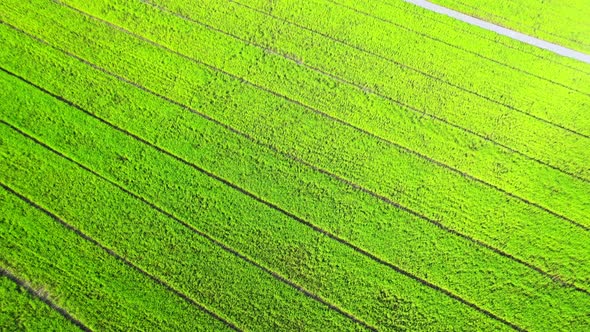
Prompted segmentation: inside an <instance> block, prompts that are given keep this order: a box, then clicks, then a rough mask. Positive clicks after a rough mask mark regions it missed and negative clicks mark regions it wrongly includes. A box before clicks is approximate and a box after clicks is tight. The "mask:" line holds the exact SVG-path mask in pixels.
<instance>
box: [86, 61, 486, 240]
mask: <svg viewBox="0 0 590 332" xmlns="http://www.w3.org/2000/svg"><path fill="white" fill-rule="evenodd" d="M86 63H87V62H86ZM87 64H89V63H87ZM89 65H91V66H94V67H95V68H97V67H96V66H95V65H92V64H89ZM97 69H99V70H101V71H104V70H103V69H101V68H97ZM107 73H108V72H107ZM110 75H112V74H110ZM132 84H133V85H135V86H136V87H138V88H140V89H144V90H145V88H143V87H140V86H138V85H137V84H136V83H132ZM146 91H148V92H149V90H146ZM150 93H153V91H152V92H150ZM160 97H162V96H160ZM165 99H167V100H168V101H169V102H174V101H171V100H170V99H168V98H165ZM174 103H176V104H178V105H179V106H182V107H184V108H186V106H185V105H182V104H179V103H177V102H174ZM193 111H194V110H193ZM234 131H235V130H234ZM236 132H237V131H236ZM238 133H239V132H238ZM242 135H243V134H242ZM326 173H327V172H326ZM368 192H370V191H368ZM372 194H373V195H375V194H374V193H372ZM376 197H379V196H378V195H377V196H376ZM414 213H415V212H414ZM427 220H429V219H427ZM480 242H481V241H480Z"/></svg>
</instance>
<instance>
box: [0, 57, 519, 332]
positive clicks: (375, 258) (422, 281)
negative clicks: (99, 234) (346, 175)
mask: <svg viewBox="0 0 590 332" xmlns="http://www.w3.org/2000/svg"><path fill="white" fill-rule="evenodd" d="M2 71H5V72H7V73H10V72H8V71H6V70H5V69H3V68H2ZM12 75H13V76H15V77H17V78H19V79H21V80H23V81H24V82H27V83H28V84H31V85H32V86H34V87H36V88H39V87H38V86H37V85H35V84H32V83H29V81H28V80H25V79H22V78H20V76H17V75H15V74H12ZM40 90H41V91H43V92H45V91H47V90H45V89H42V88H41V89H40ZM146 91H147V90H146ZM46 93H48V94H49V95H51V96H53V97H54V98H56V99H58V100H61V101H64V102H67V103H69V102H70V101H68V100H67V99H65V98H63V97H61V96H58V95H55V94H53V93H51V92H48V91H47V92H46ZM171 103H174V104H176V102H174V101H172V102H171ZM72 105H76V104H73V103H72ZM177 105H178V104H177ZM181 107H182V108H185V109H187V108H186V107H184V106H181ZM76 108H77V107H76ZM189 110H190V109H189ZM86 114H89V113H86ZM89 115H90V116H92V117H94V118H96V119H98V120H101V121H102V122H104V123H105V124H109V123H108V122H105V120H102V119H101V118H99V117H97V116H96V115H94V114H92V113H90V114H89ZM111 126H112V127H113V128H114V129H116V130H119V131H121V132H123V133H128V135H129V136H131V137H133V138H136V137H137V138H136V139H138V140H140V141H142V142H144V143H145V144H146V145H149V146H151V147H153V148H154V149H156V150H158V151H160V152H162V153H164V154H167V155H169V156H170V157H172V158H174V159H176V160H178V161H180V162H182V163H184V164H186V165H187V166H190V167H192V168H194V169H196V170H198V171H200V172H202V173H203V174H205V175H208V176H209V177H211V178H213V179H215V180H218V181H219V182H222V183H223V184H225V185H227V186H228V187H231V188H232V189H234V190H236V191H238V192H240V193H242V194H244V195H246V196H248V197H250V198H252V199H254V200H256V201H258V202H260V203H262V204H264V205H266V206H268V207H270V208H272V209H274V210H276V211H278V212H280V213H282V214H284V215H285V216H287V217H290V218H292V219H294V220H295V221H298V222H300V223H302V224H304V225H306V226H308V227H309V228H311V229H313V230H315V231H316V232H318V233H321V234H324V235H325V236H327V237H329V238H330V239H333V240H335V241H337V242H340V243H341V244H343V245H345V246H347V247H349V248H351V249H353V250H354V251H356V252H357V253H359V254H362V255H364V256H366V257H368V258H369V259H371V260H373V261H375V262H377V263H379V264H381V265H384V266H386V267H388V268H390V269H392V270H394V271H395V272H397V273H399V274H401V275H404V276H406V277H408V278H410V279H413V280H414V281H416V282H418V283H420V284H422V285H424V286H426V287H429V288H431V289H433V290H435V291H438V292H441V293H442V294H444V295H446V296H448V297H450V298H452V299H454V300H456V301H457V302H460V303H462V304H464V305H467V306H469V307H471V308H472V309H474V310H476V311H479V312H481V313H482V314H484V315H486V316H488V317H489V318H492V319H494V320H497V321H499V322H501V323H503V324H505V325H507V326H509V327H511V328H513V329H515V330H519V331H524V329H522V328H520V327H518V326H517V325H515V324H513V323H511V322H509V321H507V320H505V319H503V318H501V317H499V316H497V315H496V314H494V313H492V312H490V311H488V310H486V309H483V308H481V307H479V306H478V305H477V304H474V303H471V302H469V301H467V300H465V299H463V298H461V297H460V296H458V295H456V294H454V293H452V292H451V291H449V290H446V289H444V288H442V287H440V286H437V285H435V284H433V283H431V282H429V281H427V280H425V279H422V278H420V277H418V276H416V275H414V274H412V273H410V272H408V271H406V270H403V269H401V268H400V267H398V266H396V265H394V264H392V263H389V262H387V261H385V260H383V259H381V258H379V257H378V256H376V255H374V254H372V253H370V252H368V251H366V250H364V249H362V248H360V247H358V246H356V245H354V244H352V243H350V242H348V241H346V240H345V239H342V238H340V237H338V236H337V235H334V234H332V233H330V232H328V231H326V230H324V229H323V228H321V227H319V226H316V225H315V224H313V223H311V222H309V221H306V220H304V219H302V218H300V217H298V216H296V215H295V214H293V213H291V212H288V211H286V210H284V209H282V208H281V207H279V206H278V205H276V204H274V203H271V202H268V201H266V200H264V199H262V198H260V197H258V196H257V195H255V194H254V193H251V192H249V191H247V190H245V189H243V188H241V187H239V186H237V185H235V184H233V183H232V182H230V181H228V180H226V179H224V178H221V177H219V176H217V175H215V174H213V173H211V172H209V171H206V170H204V169H202V168H200V167H199V166H197V165H195V164H193V163H191V162H189V161H186V160H184V159H182V158H181V157H178V156H176V155H174V154H172V153H170V152H168V151H167V150H164V149H162V148H160V147H158V146H156V145H154V144H152V143H150V142H148V141H145V140H144V139H142V138H140V137H138V136H135V135H133V134H132V133H129V132H127V131H126V130H124V129H121V128H119V127H116V126H114V125H111ZM0 185H1V183H0Z"/></svg>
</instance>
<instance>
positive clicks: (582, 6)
mask: <svg viewBox="0 0 590 332" xmlns="http://www.w3.org/2000/svg"><path fill="white" fill-rule="evenodd" d="M434 2H435V3H438V4H441V5H443V6H446V7H448V8H452V9H455V10H458V11H461V12H463V13H467V14H468V15H472V16H476V17H481V18H482V19H484V20H486V21H489V22H493V23H497V24H500V25H502V26H505V27H510V28H511V29H514V30H517V31H520V32H523V33H525V34H530V35H533V36H537V37H538V38H540V39H544V40H548V41H551V42H554V43H557V44H561V45H565V46H567V47H571V48H572V49H575V50H579V51H581V52H586V53H588V52H590V37H588V36H590V28H589V27H588V26H589V24H590V20H588V14H589V13H590V12H589V11H588V2H586V1H583V0H581V1H580V0H578V1H568V2H560V1H557V2H550V3H543V2H538V1H534V0H528V1H519V2H517V3H513V2H510V1H498V2H486V1H470V2H469V4H466V3H465V2H462V1H456V0H435V1H434Z"/></svg>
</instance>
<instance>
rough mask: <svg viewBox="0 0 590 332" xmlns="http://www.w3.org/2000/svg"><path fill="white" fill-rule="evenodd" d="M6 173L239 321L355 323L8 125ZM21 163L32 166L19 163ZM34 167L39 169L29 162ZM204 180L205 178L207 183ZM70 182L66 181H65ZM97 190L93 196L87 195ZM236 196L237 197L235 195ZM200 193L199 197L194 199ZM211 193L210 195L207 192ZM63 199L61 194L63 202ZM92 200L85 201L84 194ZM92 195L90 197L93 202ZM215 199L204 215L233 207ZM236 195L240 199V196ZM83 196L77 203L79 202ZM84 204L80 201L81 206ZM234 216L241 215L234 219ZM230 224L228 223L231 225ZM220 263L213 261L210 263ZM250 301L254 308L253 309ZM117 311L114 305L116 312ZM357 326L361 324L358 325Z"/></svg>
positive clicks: (80, 225)
mask: <svg viewBox="0 0 590 332" xmlns="http://www.w3.org/2000/svg"><path fill="white" fill-rule="evenodd" d="M2 134H3V135H4V136H3V139H4V141H5V144H4V145H3V149H2V150H3V152H4V154H5V155H10V156H11V159H10V160H4V161H3V163H2V169H3V174H2V181H4V182H6V183H7V185H8V186H10V187H12V188H16V189H15V190H16V191H19V192H22V193H23V195H28V197H30V198H31V200H34V201H37V202H39V203H38V204H43V205H45V206H47V208H48V209H51V210H53V211H55V214H57V215H61V216H64V217H62V218H63V219H64V220H66V222H68V221H69V223H70V224H71V225H73V227H75V228H77V229H80V231H81V232H83V233H85V234H88V236H90V237H92V238H94V239H96V241H98V242H100V243H102V244H103V245H104V246H105V247H107V248H111V250H113V251H114V252H118V253H120V255H121V256H123V257H125V258H126V260H128V261H129V262H131V264H133V265H135V266H138V267H139V268H140V269H142V270H144V271H146V273H149V274H151V275H154V276H155V277H156V278H158V279H160V280H162V281H163V282H164V283H166V284H168V285H171V287H172V288H174V289H176V290H178V292H179V293H182V294H186V297H188V298H190V299H193V300H194V301H196V302H198V303H200V304H202V305H204V306H206V307H208V308H211V310H213V311H214V312H217V313H219V315H220V316H222V317H226V319H228V320H229V321H230V322H235V324H236V325H238V326H239V327H240V328H247V329H254V328H257V329H266V328H279V329H281V328H285V329H289V328H293V327H295V326H298V325H299V324H305V326H306V327H307V328H313V329H327V330H351V329H355V328H354V323H352V322H351V321H349V319H348V318H346V317H344V316H341V315H339V314H338V313H336V312H335V311H333V310H330V309H329V308H328V307H326V306H324V305H322V304H320V303H318V302H317V301H315V300H314V299H311V298H309V297H306V296H305V295H304V294H302V293H301V292H299V291H298V290H296V289H295V288H293V287H290V286H288V285H286V284H284V283H281V282H280V281H279V280H277V279H275V278H274V277H272V276H271V275H269V274H267V273H266V272H264V271H262V270H260V269H258V268H257V267H255V266H253V265H251V264H249V263H248V262H246V261H244V260H243V259H241V258H240V257H237V256H235V255H233V254H231V253H229V252H227V251H225V250H224V249H223V248H221V247H219V246H217V245H215V244H213V243H212V242H211V241H210V240H208V239H205V238H203V237H202V236H200V235H198V234H197V233H195V232H194V231H193V230H192V229H190V228H187V227H185V226H184V225H182V224H180V223H178V222H177V221H176V220H173V219H172V218H170V217H167V216H165V215H163V214H161V213H159V212H158V211H156V210H154V209H152V208H151V207H150V206H148V205H146V204H144V203H143V202H142V201H141V200H138V199H135V198H133V197H130V196H129V195H128V194H127V193H124V192H122V191H120V190H118V189H117V188H116V187H115V186H113V185H109V184H108V182H107V181H104V180H102V179H97V178H96V177H95V176H94V175H92V174H90V173H87V172H85V171H84V170H83V169H81V168H78V167H77V166H76V165H73V164H71V163H69V162H68V161H67V160H65V159H63V158H61V159H60V157H59V156H57V155H55V154H53V155H52V153H51V152H50V151H46V150H43V147H42V146H39V145H35V143H33V142H31V141H30V140H29V141H27V140H26V138H24V137H22V136H20V137H18V133H15V132H14V131H12V132H10V129H8V128H7V127H6V126H2ZM15 165H19V166H20V167H26V168H27V169H26V170H19V169H18V168H17V167H15ZM33 167H36V168H37V169H36V170H31V169H32V168H33ZM201 185H202V186H206V185H207V184H201ZM66 186H67V187H68V189H65V188H64V187H66ZM87 197H93V200H87ZM230 198H233V197H230ZM197 199H199V197H195V198H193V202H192V203H193V204H195V201H196V200H197ZM201 199H203V200H206V199H207V198H205V197H201ZM58 200H59V202H58ZM82 200H87V201H86V202H80V201H82ZM89 201H90V202H89ZM206 203H210V204H212V205H211V206H210V207H209V208H208V209H206V210H205V212H204V213H203V212H202V213H201V215H200V217H201V218H203V219H205V218H206V220H208V222H220V221H222V220H223V219H221V218H223V217H220V216H217V218H215V217H214V216H211V214H214V213H217V214H224V213H225V214H230V215H229V216H227V217H226V218H231V217H232V215H231V212H226V211H223V210H221V211H219V210H218V209H222V208H223V207H222V206H219V205H214V204H215V202H206ZM231 203H233V204H237V203H236V202H235V201H232V202H231ZM76 204H77V205H76ZM75 207H78V208H75ZM232 220H233V221H234V222H241V220H235V219H232ZM225 226H226V227H229V226H228V225H225ZM212 267H215V268H212ZM252 308H256V310H253V309H252ZM111 314H113V315H115V313H111ZM357 328H358V327H357Z"/></svg>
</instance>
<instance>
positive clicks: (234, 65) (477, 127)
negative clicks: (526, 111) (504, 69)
mask: <svg viewBox="0 0 590 332" xmlns="http://www.w3.org/2000/svg"><path fill="white" fill-rule="evenodd" d="M122 2H124V3H125V4H124V5H119V6H118V7H115V4H110V6H108V7H104V6H103V5H102V4H101V2H96V3H92V4H88V3H86V4H83V5H81V4H80V3H79V2H78V3H75V5H76V6H79V7H80V8H83V9H84V10H86V11H90V12H92V13H96V15H99V16H100V17H103V18H106V19H108V20H109V21H112V22H115V23H117V24H118V25H121V26H124V27H126V28H127V29H130V30H132V31H135V32H138V33H140V34H142V35H149V36H150V38H153V39H154V40H158V41H159V42H160V43H164V44H167V45H170V47H171V48H173V49H178V50H179V51H181V52H183V53H186V54H190V56H192V57H196V58H198V59H203V61H206V62H209V63H211V64H214V65H216V66H218V67H220V68H223V69H224V70H227V71H230V72H232V73H235V74H236V75H241V76H243V77H247V78H248V79H251V80H253V81H254V82H257V83H259V84H262V85H264V86H266V87H272V89H273V90H274V89H285V84H284V81H285V80H290V81H292V82H293V83H292V84H290V85H287V88H288V87H291V89H290V90H291V91H287V92H285V93H287V94H292V95H295V96H298V97H299V95H301V94H307V97H308V98H306V100H311V102H309V103H310V104H312V105H313V104H315V105H318V104H320V106H317V107H318V108H319V109H321V110H324V109H326V108H327V109H328V110H330V111H332V109H336V111H337V113H336V114H337V116H338V117H340V118H343V119H350V120H347V121H353V119H354V118H355V117H356V120H357V121H360V120H362V121H364V122H370V123H371V127H372V128H371V130H377V131H378V132H379V134H380V135H386V137H392V136H395V133H396V132H397V131H398V128H397V125H398V123H397V122H396V120H397V118H399V117H404V118H414V119H416V118H417V119H421V120H422V118H426V120H425V121H426V122H431V121H433V119H432V118H437V121H439V122H445V123H447V124H448V125H449V126H451V127H456V128H453V129H452V130H462V131H465V132H469V133H471V134H475V135H476V136H479V137H474V138H471V140H476V141H478V142H483V141H487V142H485V144H486V145H489V144H492V143H493V144H495V145H496V146H500V147H501V148H503V150H512V151H514V150H517V151H518V152H519V153H520V154H523V155H525V156H530V157H529V158H531V159H536V160H540V161H542V162H544V163H547V164H549V165H551V166H552V167H554V168H558V169H563V170H564V171H565V172H566V173H569V174H574V175H575V176H578V177H582V178H584V179H586V180H588V179H590V174H589V172H590V171H589V170H588V168H587V167H586V166H585V164H586V162H585V160H587V159H588V158H589V157H590V152H588V149H585V145H586V144H588V142H589V141H590V139H587V138H582V137H579V136H578V135H576V134H573V133H571V132H567V131H565V130H563V129H560V128H558V127H553V126H550V125H547V124H546V123H543V122H540V121H537V120H534V119H531V118H530V117H527V116H524V115H523V114H521V113H518V112H515V111H513V110H510V109H508V108H505V107H501V106H498V105H494V104H491V106H490V103H489V102H488V101H486V100H485V99H480V98H477V97H473V96H469V95H465V92H462V91H461V90H458V89H455V88H453V87H451V86H446V85H444V84H442V85H441V84H438V83H436V82H434V81H433V80H432V79H430V78H429V77H426V76H423V75H419V74H416V73H412V72H410V71H407V70H404V69H403V68H398V67H396V66H395V65H392V64H391V63H388V62H386V61H384V60H383V59H379V58H376V57H371V56H367V55H366V54H363V53H359V52H358V51H357V50H355V49H354V48H350V47H346V46H344V45H341V44H338V43H334V42H333V41H331V40H329V39H326V38H324V37H323V36H319V35H314V34H312V33H310V32H309V31H304V30H303V31H302V30H299V29H297V28H296V27H293V26H289V25H287V24H284V23H282V22H280V21H277V20H274V21H273V20H272V19H270V18H268V17H265V16H264V15H261V14H259V13H256V12H252V11H249V10H247V9H245V8H242V7H239V6H238V7H235V8H227V7H228V6H227V5H225V4H221V5H219V6H217V7H215V8H212V6H213V5H214V4H215V2H214V1H213V2H211V1H210V2H207V5H206V6H205V5H203V4H200V5H195V6H192V5H190V6H189V5H187V4H184V5H183V4H175V5H174V6H172V5H171V7H174V8H175V9H174V10H176V11H180V12H183V13H185V15H187V16H189V17H193V18H196V19H198V20H200V21H203V22H208V23H210V24H212V25H213V26H215V28H219V29H221V30H223V31H225V32H229V33H231V34H234V35H236V36H238V37H239V38H241V39H244V40H252V41H253V42H254V43H255V44H257V45H261V46H263V47H265V48H266V49H257V48H256V47H246V46H245V45H243V42H242V43H240V41H237V40H233V41H232V40H231V38H229V37H228V36H225V37H224V36H221V35H217V36H215V37H212V38H208V40H209V41H207V42H204V41H206V40H207V39H206V38H207V36H208V35H211V34H212V33H209V34H207V33H204V32H203V31H202V30H203V29H204V28H203V27H197V26H196V25H195V24H193V25H189V24H188V23H186V22H185V23H184V24H183V23H182V22H180V20H179V19H178V18H176V19H174V18H173V17H170V15H168V16H164V17H163V18H162V19H156V20H153V21H152V20H149V24H156V23H159V24H160V25H161V27H162V28H159V29H154V28H151V29H150V28H149V27H151V26H149V27H146V24H147V22H148V21H146V20H145V19H142V17H148V16H149V17H151V16H152V15H156V17H157V16H160V17H161V16H162V15H161V14H160V15H158V13H157V12H155V11H153V10H152V11H149V10H147V9H145V8H142V7H144V6H145V5H142V4H140V3H133V4H128V3H126V1H122ZM69 3H74V1H69ZM200 6H205V7H203V8H201V7H200ZM130 7H132V8H130ZM176 7H180V9H178V8H176ZM199 9H200V10H199ZM142 12H143V14H140V13H142ZM132 17H133V19H131V18H132ZM136 20H138V21H136ZM171 22H174V24H179V26H182V27H183V28H181V31H183V33H186V34H187V35H188V36H195V37H193V40H194V41H195V42H198V43H199V45H202V47H203V48H207V47H208V46H209V47H211V46H213V47H219V48H220V49H224V50H225V51H226V52H229V53H228V54H231V56H227V57H219V58H218V57H217V55H218V54H223V53H221V52H219V53H218V52H215V51H210V52H197V51H196V50H195V49H194V48H192V49H191V48H189V46H188V44H187V43H181V41H180V40H179V39H178V37H177V33H176V32H177V31H180V30H177V31H173V30H170V29H167V28H165V27H166V26H169V24H170V23H171ZM220 22H223V23H220ZM273 22H275V24H274V26H273V25H272V24H273ZM269 25H270V28H266V29H262V28H260V26H264V27H268V26H269ZM191 32H192V33H191ZM211 40H213V42H211ZM177 45H180V46H177ZM230 48H231V51H228V50H229V49H230ZM242 49H244V51H242ZM187 52H188V53H187ZM272 53H279V54H281V55H283V57H289V58H291V61H289V60H287V59H285V58H283V59H279V58H280V56H278V55H276V54H272ZM214 55H215V56H214ZM247 58H251V59H249V60H248V59H247ZM246 61H248V62H247V63H249V65H244V62H246ZM289 62H291V63H295V62H297V63H301V64H302V65H303V66H305V67H307V69H308V70H305V69H304V68H296V67H294V66H293V65H291V64H289ZM261 66H262V68H261ZM283 68H287V69H283ZM279 69H281V70H282V72H284V74H281V75H277V74H270V75H269V74H268V71H269V70H279ZM309 69H311V70H315V71H316V72H315V73H308V74H307V75H306V76H308V78H305V77H302V74H301V72H302V71H303V72H309ZM318 71H321V72H324V73H329V75H336V77H338V78H340V79H341V80H344V81H346V82H349V83H352V84H353V85H356V87H354V86H353V87H351V86H350V84H342V82H338V80H337V79H334V77H329V76H328V75H322V74H320V73H318ZM242 73H247V74H242ZM384 73H386V75H383V74H384ZM408 75H409V76H408ZM304 78H305V79H304ZM302 82H303V83H302ZM309 82H317V84H313V85H310V83H309ZM417 82H422V83H417ZM400 83H401V84H400ZM318 85H323V89H322V93H318V92H317V86H318ZM342 85H347V87H346V88H344V90H351V91H353V96H360V99H359V98H357V99H358V100H356V103H357V104H358V103H362V102H369V105H370V107H366V106H364V107H363V108H362V111H358V112H353V111H354V109H355V108H354V107H353V106H348V105H346V106H345V107H344V108H338V107H335V106H333V105H332V104H333V103H334V102H335V101H337V100H340V101H341V104H343V103H344V102H347V103H350V102H351V101H354V99H353V98H352V97H349V95H348V94H347V93H345V92H344V91H342V90H343V88H342V87H341V86H342ZM308 86H309V88H306V87H308ZM483 86H485V84H484V85H483ZM523 86H529V84H523ZM295 87H296V88H295ZM332 87H334V88H332ZM299 89H302V90H303V91H300V90H299ZM383 89H386V90H387V91H385V92H383ZM449 89H450V90H449ZM325 90H328V93H327V94H325V93H324V91H325ZM334 90H336V91H334ZM340 91H342V92H341V95H342V94H345V96H344V97H340V96H339V97H340V98H338V99H337V98H331V99H330V102H325V101H324V100H322V99H326V96H331V95H332V93H334V92H340ZM544 91H548V90H544ZM367 92H375V93H376V94H375V93H368V94H367ZM514 94H517V93H516V92H514ZM322 96H323V97H322ZM383 97H385V98H383ZM299 98H300V97H299ZM543 98H545V96H543ZM568 99H572V100H573V99H574V98H571V97H567V98H565V99H564V100H568ZM392 101H395V102H393V103H392ZM396 103H397V104H396ZM481 103H483V104H481ZM399 104H401V105H402V106H404V107H401V108H400V107H399ZM351 108H352V109H351ZM382 108H385V109H382ZM391 109H395V110H400V111H397V112H396V111H391ZM388 110H389V111H388ZM371 111H373V112H378V113H380V116H379V117H378V118H377V119H373V117H372V116H365V117H364V118H362V119H359V118H361V117H362V116H363V115H365V113H366V112H371ZM332 112H333V111H332ZM396 113H402V114H396ZM408 113H410V114H408ZM561 113H562V115H563V112H561ZM572 113H573V111H571V110H568V112H567V114H572ZM578 117H580V118H581V119H585V118H586V117H585V116H583V115H582V114H581V113H580V114H578ZM371 121H372V122H371ZM397 121H399V120H397ZM435 122H436V121H435ZM411 124H414V127H413V128H416V127H417V125H416V123H415V122H414V123H411ZM441 125H443V124H438V126H441ZM406 126H407V124H406ZM443 126H444V125H443ZM446 130H449V129H446ZM412 131H413V130H412ZM384 133H385V134H384ZM414 138H415V136H414ZM460 141H461V140H459V142H460ZM555 142H560V143H561V144H564V145H566V146H568V147H569V148H568V149H554V147H555ZM481 144H482V143H480V144H472V146H474V147H473V148H472V149H476V148H477V147H478V146H479V145H481ZM423 145H425V146H427V144H423ZM430 150H431V151H435V152H436V151H437V149H436V148H434V147H431V148H430ZM547 151H551V153H547ZM429 153H432V152H429ZM440 154H442V155H444V156H447V157H446V159H449V158H448V154H446V153H440ZM454 155H455V156H459V157H460V158H461V159H459V160H458V161H455V163H456V164H459V163H469V161H466V160H465V159H468V158H469V157H470V156H471V153H468V155H467V157H463V154H461V153H455V154H454ZM525 158H526V157H525ZM486 165H493V163H486ZM488 167H489V166H488ZM501 171H503V167H502V166H500V167H498V172H501ZM498 172H496V173H498ZM536 192H537V191H536V190H532V191H531V193H536Z"/></svg>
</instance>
